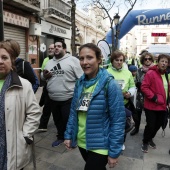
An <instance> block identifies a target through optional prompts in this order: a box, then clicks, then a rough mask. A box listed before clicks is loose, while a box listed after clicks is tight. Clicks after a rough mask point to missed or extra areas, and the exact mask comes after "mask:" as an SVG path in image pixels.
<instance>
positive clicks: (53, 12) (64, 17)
mask: <svg viewBox="0 0 170 170" xmlns="http://www.w3.org/2000/svg"><path fill="white" fill-rule="evenodd" d="M43 12H44V15H47V16H56V18H60V19H61V20H62V21H63V22H64V21H66V22H67V23H71V16H69V15H67V13H66V12H65V13H63V12H61V11H59V10H58V9H56V8H53V7H49V8H48V9H43Z"/></svg>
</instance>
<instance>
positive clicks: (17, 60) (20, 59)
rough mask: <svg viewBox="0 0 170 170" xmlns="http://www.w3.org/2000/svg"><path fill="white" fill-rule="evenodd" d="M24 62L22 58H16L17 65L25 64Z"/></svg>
mask: <svg viewBox="0 0 170 170" xmlns="http://www.w3.org/2000/svg"><path fill="white" fill-rule="evenodd" d="M23 61H24V60H23V59H22V58H16V60H15V65H18V64H19V63H21V62H23Z"/></svg>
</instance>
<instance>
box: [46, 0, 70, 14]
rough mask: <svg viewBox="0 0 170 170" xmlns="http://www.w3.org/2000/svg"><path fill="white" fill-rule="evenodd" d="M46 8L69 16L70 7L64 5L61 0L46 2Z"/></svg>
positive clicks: (66, 4)
mask: <svg viewBox="0 0 170 170" xmlns="http://www.w3.org/2000/svg"><path fill="white" fill-rule="evenodd" d="M48 7H49V8H51V7H52V8H54V9H57V10H58V11H60V12H62V13H63V14H66V15H68V16H71V5H70V4H68V3H66V2H65V1H63V0H49V1H48Z"/></svg>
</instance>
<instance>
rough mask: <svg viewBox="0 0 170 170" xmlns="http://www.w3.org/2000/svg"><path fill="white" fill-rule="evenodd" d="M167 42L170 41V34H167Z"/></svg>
mask: <svg viewBox="0 0 170 170" xmlns="http://www.w3.org/2000/svg"><path fill="white" fill-rule="evenodd" d="M166 42H167V43H170V35H167V36H166Z"/></svg>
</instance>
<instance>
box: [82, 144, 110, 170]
mask: <svg viewBox="0 0 170 170" xmlns="http://www.w3.org/2000/svg"><path fill="white" fill-rule="evenodd" d="M79 150H80V153H81V155H82V157H83V159H84V161H85V162H86V164H85V167H84V170H95V169H96V170H106V165H107V162H108V155H101V154H98V153H95V152H91V151H87V150H85V149H83V148H80V147H79Z"/></svg>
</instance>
